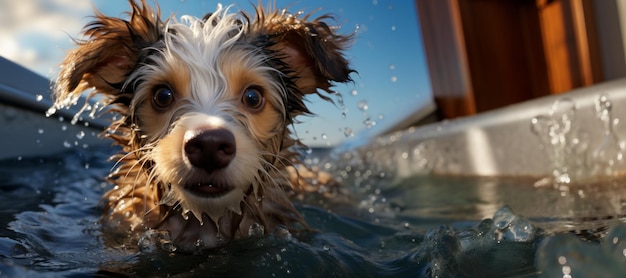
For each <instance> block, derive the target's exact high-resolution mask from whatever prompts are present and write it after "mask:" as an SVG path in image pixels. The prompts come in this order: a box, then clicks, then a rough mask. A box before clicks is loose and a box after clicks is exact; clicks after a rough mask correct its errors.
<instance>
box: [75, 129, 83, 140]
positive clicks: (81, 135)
mask: <svg viewBox="0 0 626 278" xmlns="http://www.w3.org/2000/svg"><path fill="white" fill-rule="evenodd" d="M84 137H85V132H84V131H82V130H81V131H79V132H78V133H77V134H76V138H78V139H83V138H84Z"/></svg>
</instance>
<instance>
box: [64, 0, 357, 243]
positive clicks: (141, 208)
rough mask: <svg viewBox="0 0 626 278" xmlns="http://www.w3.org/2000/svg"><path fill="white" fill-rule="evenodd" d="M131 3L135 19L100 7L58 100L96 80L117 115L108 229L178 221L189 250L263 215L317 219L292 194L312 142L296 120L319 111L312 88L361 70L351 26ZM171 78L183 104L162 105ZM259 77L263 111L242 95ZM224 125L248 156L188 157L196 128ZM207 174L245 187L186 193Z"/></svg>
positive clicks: (238, 233) (266, 13)
mask: <svg viewBox="0 0 626 278" xmlns="http://www.w3.org/2000/svg"><path fill="white" fill-rule="evenodd" d="M130 6H131V11H130V12H129V13H128V16H129V19H120V18H115V17H108V16H106V15H104V14H102V13H99V12H96V14H95V16H94V21H93V22H91V23H90V24H88V25H87V26H85V29H84V32H83V34H84V40H80V41H77V44H78V46H77V48H75V49H74V50H72V51H70V52H69V53H68V55H67V57H66V58H65V60H64V62H63V63H62V65H61V72H60V74H59V77H58V80H57V82H56V86H55V109H63V108H67V107H69V106H71V105H74V104H76V101H77V99H78V97H79V96H80V95H81V94H82V93H83V92H85V91H89V92H90V93H89V94H90V96H94V95H101V96H103V98H102V99H100V102H101V103H102V104H103V106H104V107H107V108H108V109H107V110H108V111H109V112H112V113H114V114H115V115H116V120H115V121H113V122H112V123H111V125H110V126H109V127H108V128H107V130H106V131H105V133H104V134H105V135H106V136H108V137H110V138H112V139H113V140H114V142H115V143H116V144H117V145H119V146H121V148H122V152H121V153H120V154H118V155H116V156H115V157H114V158H113V159H114V160H115V161H117V164H116V168H115V169H114V171H113V172H112V173H111V174H110V176H109V177H108V179H109V180H110V181H111V182H112V183H114V184H115V187H114V188H113V189H112V190H110V191H109V192H107V193H106V194H105V196H104V202H105V212H104V215H103V227H104V229H105V233H107V234H110V235H117V236H119V238H122V239H124V238H128V237H130V238H136V237H137V236H138V235H141V233H142V232H144V231H146V230H149V229H158V230H167V231H169V233H170V234H171V236H172V238H173V241H174V244H175V245H176V246H178V247H179V248H180V249H183V250H184V249H189V248H194V247H195V246H205V247H213V246H216V245H219V244H220V243H222V242H225V241H228V240H231V239H236V238H242V237H247V236H248V235H249V233H250V228H251V227H253V228H254V227H256V225H257V224H259V225H261V226H262V227H264V231H265V232H266V233H267V232H271V231H272V230H273V229H275V228H276V227H278V226H286V227H290V228H300V229H308V226H307V225H306V223H305V222H304V220H303V218H302V217H301V216H300V214H299V213H298V211H297V210H296V209H295V208H294V206H293V205H292V203H291V201H290V199H289V195H290V194H291V193H292V192H294V191H298V190H300V186H299V184H298V182H297V180H298V178H293V176H291V177H290V176H289V174H288V173H292V175H293V173H294V171H293V170H290V171H287V169H288V168H290V167H291V165H293V164H294V163H297V159H296V156H295V154H294V153H293V148H294V147H297V146H299V145H301V144H300V142H299V141H298V140H297V139H295V138H293V137H292V136H291V134H290V131H289V126H290V125H292V124H293V123H294V121H295V118H296V117H297V116H299V115H303V114H310V111H309V110H308V108H307V107H306V106H305V103H304V98H305V96H306V95H310V94H318V95H320V96H321V97H322V98H324V99H328V98H327V97H326V96H324V94H325V93H331V87H332V83H334V82H349V81H351V79H350V76H349V75H350V73H351V72H353V70H352V69H351V68H350V67H349V65H348V62H347V61H346V59H345V58H344V56H343V54H342V51H343V50H344V49H345V48H346V47H347V46H348V44H349V42H350V40H351V36H350V35H348V36H344V35H339V34H337V33H336V32H335V30H334V29H333V28H332V27H330V26H329V25H327V23H325V21H327V20H328V19H330V17H329V16H322V17H319V18H316V19H311V18H310V15H305V16H298V15H294V14H290V13H287V12H286V11H284V10H276V9H263V8H261V7H256V9H255V12H256V14H255V15H248V14H246V13H238V14H231V13H228V12H227V9H222V8H219V9H218V11H217V12H215V13H213V14H210V15H207V16H206V17H205V18H204V19H196V18H192V17H183V18H182V22H178V21H176V20H175V19H168V20H166V21H162V20H161V19H160V18H161V16H160V11H159V10H158V9H157V10H154V9H152V8H150V7H149V6H148V5H147V4H146V3H145V1H141V2H140V3H137V2H135V1H132V0H131V1H130ZM163 86H167V87H168V88H170V89H171V90H172V91H173V92H174V94H175V103H174V104H173V105H172V106H171V107H168V108H167V109H156V108H155V106H154V104H153V101H152V98H153V97H154V94H155V91H156V90H158V89H159V88H161V87H163ZM251 86H253V87H254V88H259V90H262V93H263V97H264V98H265V105H264V106H263V107H262V109H260V110H258V111H256V110H254V111H252V110H250V109H248V108H247V107H246V106H245V105H243V104H242V101H241V99H242V97H241V94H242V91H245V90H246V89H247V88H250V87H251ZM318 90H319V91H318ZM218 127H219V128H224V129H227V130H229V131H230V132H232V133H233V134H234V136H235V139H236V143H237V155H236V156H237V157H236V158H235V159H234V160H233V162H232V163H231V164H229V165H228V167H227V168H225V169H224V170H223V171H219V173H207V172H205V171H203V169H198V168H196V167H193V165H190V164H189V161H188V160H186V159H185V157H184V153H183V151H182V145H183V144H184V140H185V138H186V137H185V136H188V131H189V130H192V131H193V130H194V129H200V128H218ZM204 179H211V181H212V182H213V181H215V180H219V182H220V183H227V184H228V185H229V186H232V187H234V188H235V189H234V190H232V191H230V192H229V193H228V194H226V195H225V196H224V197H220V198H213V199H203V198H199V197H197V196H192V195H189V194H187V192H186V190H185V189H184V185H185V184H189V183H194V182H198V183H200V182H203V180H204Z"/></svg>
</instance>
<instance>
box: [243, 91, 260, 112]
mask: <svg viewBox="0 0 626 278" xmlns="http://www.w3.org/2000/svg"><path fill="white" fill-rule="evenodd" d="M241 102H242V103H243V104H244V105H246V107H248V108H249V109H251V110H253V111H258V110H260V109H261V108H263V105H264V104H265V98H264V97H263V94H261V91H260V90H259V89H258V88H254V87H251V88H247V89H246V90H245V91H244V92H243V96H242V98H241Z"/></svg>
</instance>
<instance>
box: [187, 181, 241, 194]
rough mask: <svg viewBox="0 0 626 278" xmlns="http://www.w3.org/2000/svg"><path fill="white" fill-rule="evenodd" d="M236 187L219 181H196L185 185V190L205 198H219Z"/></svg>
mask: <svg viewBox="0 0 626 278" xmlns="http://www.w3.org/2000/svg"><path fill="white" fill-rule="evenodd" d="M233 189H234V188H233V187H231V186H229V185H227V184H223V183H218V182H212V181H210V182H196V183H189V184H187V185H185V190H187V191H189V192H190V193H192V194H194V195H196V196H198V197H203V198H219V197H222V196H224V195H226V194H228V192H230V191H232V190H233Z"/></svg>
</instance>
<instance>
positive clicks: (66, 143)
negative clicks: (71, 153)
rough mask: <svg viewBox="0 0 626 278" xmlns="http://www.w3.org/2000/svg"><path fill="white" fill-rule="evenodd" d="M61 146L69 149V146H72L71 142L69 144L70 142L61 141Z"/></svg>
mask: <svg viewBox="0 0 626 278" xmlns="http://www.w3.org/2000/svg"><path fill="white" fill-rule="evenodd" d="M63 147H66V148H68V149H69V148H71V147H72V144H71V143H70V142H67V141H63Z"/></svg>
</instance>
